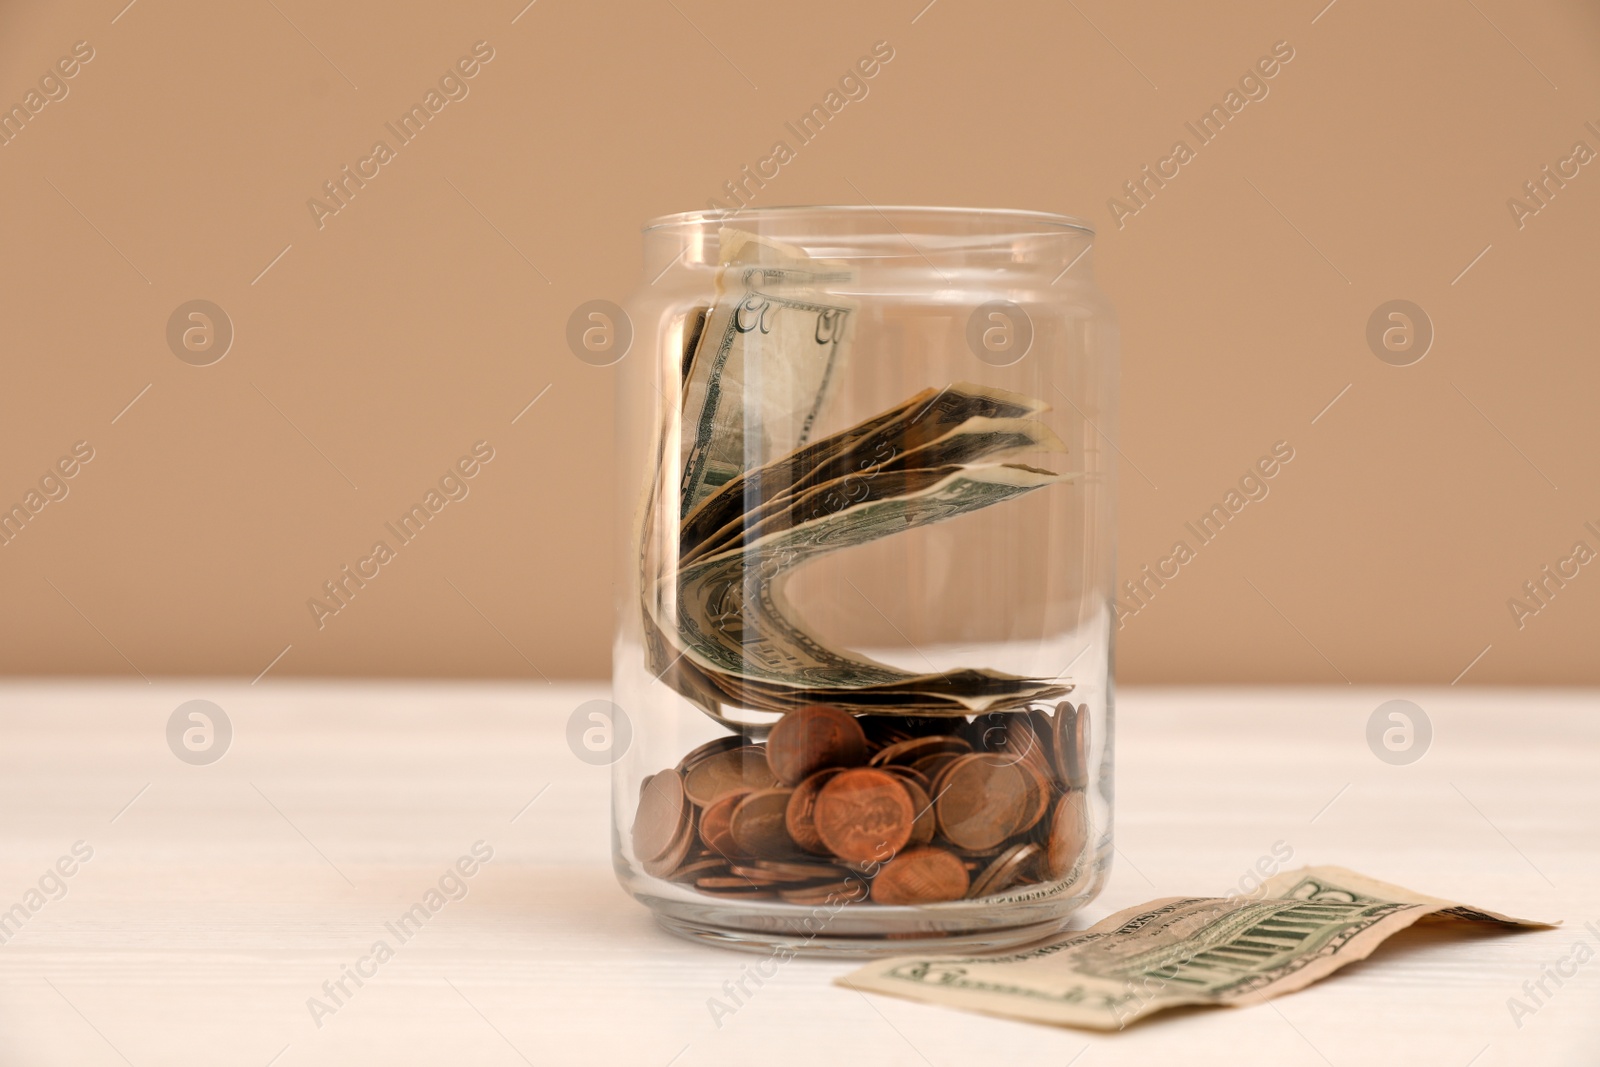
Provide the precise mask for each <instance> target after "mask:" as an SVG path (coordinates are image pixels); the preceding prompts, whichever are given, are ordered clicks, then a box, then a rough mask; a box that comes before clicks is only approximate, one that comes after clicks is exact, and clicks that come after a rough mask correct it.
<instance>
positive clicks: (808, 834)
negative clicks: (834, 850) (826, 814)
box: [784, 767, 839, 856]
mask: <svg viewBox="0 0 1600 1067" xmlns="http://www.w3.org/2000/svg"><path fill="white" fill-rule="evenodd" d="M838 773H839V768H837V767H830V768H828V769H827V770H825V771H818V772H817V773H816V774H813V775H812V776H811V777H809V778H807V779H806V780H805V781H803V782H801V783H800V785H799V786H798V787H796V789H795V791H794V795H793V796H791V797H790V798H789V810H788V811H787V812H785V813H784V827H785V828H786V829H787V830H788V831H789V836H790V837H792V838H794V843H795V844H797V845H799V846H800V847H801V848H803V849H805V850H806V851H807V852H814V853H816V854H817V855H819V856H826V855H828V854H829V850H828V846H827V845H826V844H825V843H823V840H822V837H821V836H820V835H819V834H818V833H817V824H816V807H817V795H818V794H819V793H821V792H822V787H823V786H825V785H827V784H828V782H829V781H830V780H832V778H833V776H834V775H836V774H838Z"/></svg>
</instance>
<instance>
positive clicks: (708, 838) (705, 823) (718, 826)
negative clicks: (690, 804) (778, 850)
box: [700, 789, 751, 859]
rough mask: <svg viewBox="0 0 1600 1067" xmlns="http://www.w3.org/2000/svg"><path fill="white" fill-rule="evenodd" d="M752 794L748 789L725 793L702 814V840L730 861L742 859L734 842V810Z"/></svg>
mask: <svg viewBox="0 0 1600 1067" xmlns="http://www.w3.org/2000/svg"><path fill="white" fill-rule="evenodd" d="M750 792H751V791H750V790H748V789H735V790H733V791H732V792H731V793H724V794H722V796H720V797H718V798H717V799H716V800H714V801H712V802H711V804H710V805H709V806H708V807H707V808H706V810H705V812H704V813H703V814H701V816H700V839H701V840H702V841H704V842H705V843H706V847H707V848H709V849H711V851H713V852H716V853H719V854H721V855H723V856H725V857H727V858H728V859H739V858H740V855H741V854H740V852H739V846H738V845H736V844H734V841H733V809H734V808H736V807H738V806H739V801H741V800H743V799H744V798H745V797H747V796H749V795H750Z"/></svg>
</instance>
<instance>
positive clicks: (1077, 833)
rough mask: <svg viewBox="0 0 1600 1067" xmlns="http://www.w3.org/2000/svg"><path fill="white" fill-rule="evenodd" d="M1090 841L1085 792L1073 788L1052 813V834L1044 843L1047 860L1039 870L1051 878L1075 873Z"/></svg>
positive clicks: (1063, 795)
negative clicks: (1074, 868) (1073, 869)
mask: <svg viewBox="0 0 1600 1067" xmlns="http://www.w3.org/2000/svg"><path fill="white" fill-rule="evenodd" d="M1088 843H1089V812H1088V808H1087V807H1086V806H1085V804H1084V793H1083V790H1081V789H1074V790H1071V791H1070V792H1067V793H1064V794H1062V796H1061V799H1060V800H1058V801H1056V808H1055V811H1054V812H1052V813H1051V816H1050V837H1049V839H1048V840H1047V841H1046V842H1045V846H1044V863H1043V864H1042V865H1041V869H1040V873H1041V874H1043V875H1044V876H1045V877H1046V878H1048V879H1050V880H1051V881H1056V880H1057V879H1061V878H1065V877H1066V876H1067V875H1069V874H1071V873H1072V868H1073V867H1074V866H1076V864H1077V862H1078V857H1079V856H1080V855H1082V854H1083V850H1084V847H1085V846H1086V845H1087V844H1088Z"/></svg>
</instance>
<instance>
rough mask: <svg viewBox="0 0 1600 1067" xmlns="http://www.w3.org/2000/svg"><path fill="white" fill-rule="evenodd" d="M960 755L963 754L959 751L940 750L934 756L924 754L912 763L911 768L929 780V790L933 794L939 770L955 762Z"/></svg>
mask: <svg viewBox="0 0 1600 1067" xmlns="http://www.w3.org/2000/svg"><path fill="white" fill-rule="evenodd" d="M959 755H961V754H960V753H958V752H938V753H935V754H934V755H932V756H923V757H922V758H921V759H919V760H917V761H916V762H915V763H913V764H912V765H911V769H912V770H914V771H916V772H917V773H918V774H920V775H922V776H923V777H924V778H926V779H927V780H928V791H929V793H930V794H931V793H932V791H933V783H934V781H936V780H937V779H938V777H939V772H940V771H942V770H944V769H945V768H946V767H948V766H950V764H952V763H954V762H955V761H956V758H957V757H958V756H959Z"/></svg>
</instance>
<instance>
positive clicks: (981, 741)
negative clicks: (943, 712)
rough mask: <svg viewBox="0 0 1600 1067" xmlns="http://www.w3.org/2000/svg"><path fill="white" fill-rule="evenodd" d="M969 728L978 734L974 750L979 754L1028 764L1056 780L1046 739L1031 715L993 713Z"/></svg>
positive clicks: (982, 717) (974, 722) (974, 739)
mask: <svg viewBox="0 0 1600 1067" xmlns="http://www.w3.org/2000/svg"><path fill="white" fill-rule="evenodd" d="M1052 728H1053V727H1052ZM968 729H969V730H972V731H974V735H975V736H974V737H973V742H972V747H973V748H974V749H975V750H976V751H979V752H993V753H995V754H997V755H1000V756H1003V757H1005V759H1006V761H1007V762H1009V763H1027V764H1030V765H1031V766H1033V767H1034V768H1035V769H1036V770H1038V771H1039V772H1040V774H1042V775H1043V776H1045V777H1046V778H1052V777H1054V775H1055V771H1054V769H1053V768H1052V767H1051V765H1050V759H1049V756H1048V754H1047V749H1046V746H1045V742H1044V739H1043V738H1042V737H1041V736H1040V734H1039V732H1038V731H1037V730H1036V729H1035V728H1034V723H1033V717H1032V716H1031V715H1030V714H1029V713H1027V712H1009V713H1007V712H992V713H990V714H988V715H980V716H978V718H976V719H974V720H973V722H972V725H971V726H970V727H968ZM1047 733H1048V731H1047Z"/></svg>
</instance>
